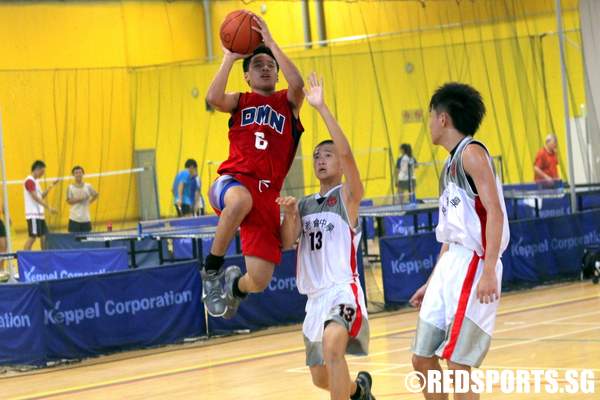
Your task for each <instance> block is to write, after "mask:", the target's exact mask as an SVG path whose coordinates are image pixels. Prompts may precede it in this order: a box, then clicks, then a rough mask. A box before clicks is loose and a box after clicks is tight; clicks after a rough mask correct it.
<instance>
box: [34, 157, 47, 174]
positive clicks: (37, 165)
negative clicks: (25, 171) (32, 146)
mask: <svg viewBox="0 0 600 400" xmlns="http://www.w3.org/2000/svg"><path fill="white" fill-rule="evenodd" d="M38 168H46V163H45V162H43V161H42V160H35V161H34V162H33V164H31V172H33V171H35V170H36V169H38Z"/></svg>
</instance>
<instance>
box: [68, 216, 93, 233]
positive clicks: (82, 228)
mask: <svg viewBox="0 0 600 400" xmlns="http://www.w3.org/2000/svg"><path fill="white" fill-rule="evenodd" d="M91 231H92V223H91V222H89V221H88V222H77V221H73V220H72V219H70V220H69V232H70V233H85V232H91Z"/></svg>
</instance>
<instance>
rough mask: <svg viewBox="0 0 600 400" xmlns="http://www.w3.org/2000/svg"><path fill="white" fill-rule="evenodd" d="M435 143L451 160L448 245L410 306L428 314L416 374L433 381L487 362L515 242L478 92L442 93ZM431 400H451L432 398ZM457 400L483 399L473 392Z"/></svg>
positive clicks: (442, 222) (445, 199)
mask: <svg viewBox="0 0 600 400" xmlns="http://www.w3.org/2000/svg"><path fill="white" fill-rule="evenodd" d="M429 108H430V119H429V128H430V130H431V138H432V142H433V143H434V144H436V145H440V146H442V147H444V148H445V149H446V150H448V152H449V153H450V156H449V158H448V160H447V161H446V164H445V167H444V170H443V171H442V175H441V178H440V192H441V196H440V210H439V224H438V226H437V228H436V237H437V240H438V241H439V242H441V243H442V249H441V252H440V257H439V259H438V262H437V264H436V266H435V268H434V270H433V272H432V274H431V276H430V278H429V281H428V282H427V283H426V284H425V285H424V286H423V287H421V288H420V289H419V290H417V292H416V293H415V294H414V295H413V297H412V298H411V300H410V302H411V304H412V305H413V306H416V307H420V311H419V321H418V323H417V332H416V335H415V340H414V343H413V349H412V350H413V359H412V362H413V366H414V368H415V370H417V371H419V372H421V373H423V374H424V375H425V376H427V371H429V370H441V366H440V363H439V359H445V360H446V361H447V363H448V368H449V369H452V370H466V371H470V369H471V367H479V365H480V364H481V362H482V361H483V358H484V357H485V355H486V353H487V351H488V349H489V347H490V342H491V335H492V332H493V330H494V323H495V320H496V311H497V308H498V302H499V299H500V290H501V283H502V262H501V260H500V257H501V256H502V253H503V252H504V250H505V249H506V247H507V245H508V241H509V230H508V220H507V217H506V210H505V206H504V200H503V195H502V185H501V183H500V180H499V179H498V177H497V176H496V173H495V169H494V165H493V162H492V158H491V157H490V154H489V153H488V151H487V149H486V148H485V146H484V145H483V144H482V143H480V142H477V141H475V140H473V135H474V134H475V132H477V129H478V128H479V125H480V124H481V120H482V119H483V116H484V115H485V106H484V104H483V100H482V99H481V95H480V94H479V92H477V91H476V90H475V89H474V88H472V87H470V86H468V85H465V84H460V83H447V84H445V85H443V86H442V87H440V88H439V89H438V90H437V91H436V92H435V93H434V95H433V97H432V98H431V102H430V104H429ZM423 393H424V395H425V398H426V399H446V398H448V397H447V395H444V394H440V393H437V394H436V393H428V392H427V389H425V390H424V392H423ZM454 398H455V399H477V398H478V395H477V394H474V393H472V392H469V393H462V394H459V393H455V394H454Z"/></svg>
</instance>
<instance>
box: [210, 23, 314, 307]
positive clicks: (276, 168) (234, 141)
mask: <svg viewBox="0 0 600 400" xmlns="http://www.w3.org/2000/svg"><path fill="white" fill-rule="evenodd" d="M253 22H254V23H255V24H256V25H257V26H253V29H255V30H256V31H258V32H260V34H261V35H262V38H263V41H264V46H260V47H259V48H257V49H256V50H254V52H253V53H252V54H250V55H247V56H244V55H240V54H234V53H231V52H229V51H228V50H226V49H224V50H223V51H224V52H225V55H224V57H223V62H222V64H221V67H220V69H219V71H218V72H217V75H216V76H215V78H214V80H213V82H212V84H211V85H210V87H209V89H208V94H207V96H206V100H207V102H208V104H210V105H211V106H212V107H214V108H215V109H217V110H218V111H221V112H226V113H230V114H231V119H230V120H229V158H228V159H227V160H226V161H225V162H223V164H221V166H220V167H219V170H218V173H219V175H220V176H219V178H217V179H216V181H215V182H214V183H213V184H212V186H211V188H210V190H209V199H210V203H211V205H212V207H213V208H214V209H215V211H216V212H217V213H218V214H219V215H220V218H219V223H218V225H217V232H216V236H215V239H214V241H213V244H212V248H211V251H210V254H209V255H208V256H207V257H206V261H205V263H204V268H203V269H202V301H203V302H204V304H205V305H206V308H207V310H208V313H209V314H210V315H212V316H223V317H225V318H231V317H233V316H234V315H235V313H236V311H237V308H238V306H239V303H240V301H241V300H242V299H244V298H245V297H246V295H247V294H248V293H256V292H262V291H263V290H264V289H265V288H266V287H267V285H268V284H269V282H270V281H271V277H272V275H273V270H274V268H275V265H276V264H277V263H279V261H280V259H281V238H280V233H279V230H280V212H279V206H278V205H277V203H276V202H275V199H277V197H279V192H280V190H281V187H282V185H283V180H284V179H285V176H286V175H287V173H288V171H289V169H290V167H291V165H292V161H293V159H294V156H295V154H296V148H297V146H298V142H299V140H300V135H301V134H302V132H303V130H304V129H303V128H302V125H301V124H300V120H299V112H300V107H301V105H302V101H303V99H304V93H303V91H302V89H303V87H304V81H303V80H302V76H301V75H300V73H299V72H298V69H297V68H296V67H295V66H294V64H293V63H292V62H291V61H290V60H289V59H288V57H287V56H286V55H285V54H284V53H283V51H281V49H280V48H279V46H278V45H277V43H275V41H274V40H273V38H272V36H271V34H270V32H269V29H268V27H267V24H266V23H265V21H264V20H263V19H262V18H260V17H258V16H255V17H254V18H253ZM241 58H243V59H244V63H243V66H244V78H245V80H246V82H248V85H249V86H250V88H251V92H249V93H225V88H226V86H227V78H228V76H229V73H230V71H231V68H232V66H233V64H234V62H235V61H236V60H237V59H241ZM279 68H281V72H283V76H284V77H285V79H286V81H287V82H288V89H284V90H280V91H275V85H276V83H277V80H278V72H279ZM238 227H240V229H241V239H242V253H243V254H244V256H245V262H246V269H247V271H248V272H247V273H246V274H245V275H243V276H242V274H241V271H240V269H239V267H237V266H230V267H228V268H227V269H226V270H225V271H221V269H222V268H221V267H222V266H223V263H224V255H225V251H226V249H227V247H228V246H229V243H230V242H231V240H232V239H233V237H234V235H235V232H236V231H237V229H238ZM223 276H224V278H225V290H223V287H222V285H221V278H222V277H223Z"/></svg>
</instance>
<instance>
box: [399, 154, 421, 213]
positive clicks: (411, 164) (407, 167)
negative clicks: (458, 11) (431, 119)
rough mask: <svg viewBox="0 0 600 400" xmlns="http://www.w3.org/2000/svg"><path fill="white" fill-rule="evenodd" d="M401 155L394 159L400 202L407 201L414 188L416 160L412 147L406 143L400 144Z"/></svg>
mask: <svg viewBox="0 0 600 400" xmlns="http://www.w3.org/2000/svg"><path fill="white" fill-rule="evenodd" d="M400 152H401V156H400V157H398V160H396V177H397V181H396V182H397V184H396V187H397V189H398V195H399V197H400V203H402V204H404V203H407V202H408V201H409V199H410V198H411V197H412V195H413V194H414V193H415V190H416V179H415V168H416V167H417V160H416V159H415V158H414V157H413V154H412V147H411V146H410V144H408V143H402V144H401V145H400Z"/></svg>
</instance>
